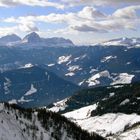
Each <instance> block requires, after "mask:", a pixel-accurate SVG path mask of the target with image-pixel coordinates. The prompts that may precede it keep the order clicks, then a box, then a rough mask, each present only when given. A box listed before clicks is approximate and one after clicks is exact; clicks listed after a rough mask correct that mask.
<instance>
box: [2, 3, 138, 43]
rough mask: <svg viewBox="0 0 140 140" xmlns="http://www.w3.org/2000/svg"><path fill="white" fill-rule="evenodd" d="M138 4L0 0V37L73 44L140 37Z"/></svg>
mask: <svg viewBox="0 0 140 140" xmlns="http://www.w3.org/2000/svg"><path fill="white" fill-rule="evenodd" d="M139 17H140V2H139V0H133V1H132V0H123V2H122V0H116V1H113V0H24V1H22V0H5V1H3V0H0V21H1V22H0V36H3V35H6V34H12V33H16V34H18V35H19V36H21V37H24V36H25V35H26V34H28V33H30V32H33V31H35V32H37V33H38V34H39V35H40V36H42V37H54V36H56V37H65V38H69V39H71V40H72V41H73V42H74V43H76V44H94V43H97V42H102V41H105V40H108V39H112V38H119V37H139V36H140V19H139Z"/></svg>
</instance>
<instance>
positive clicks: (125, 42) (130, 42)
mask: <svg viewBox="0 0 140 140" xmlns="http://www.w3.org/2000/svg"><path fill="white" fill-rule="evenodd" d="M138 44H140V38H127V37H122V38H117V39H112V40H109V41H105V42H103V43H100V45H105V46H112V45H113V46H128V47H131V46H136V45H138Z"/></svg>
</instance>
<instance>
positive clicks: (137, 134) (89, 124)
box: [63, 104, 140, 140]
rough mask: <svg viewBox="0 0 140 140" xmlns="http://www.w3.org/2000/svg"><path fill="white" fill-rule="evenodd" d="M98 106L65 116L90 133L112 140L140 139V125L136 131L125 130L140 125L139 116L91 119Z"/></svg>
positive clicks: (112, 115) (91, 106)
mask: <svg viewBox="0 0 140 140" xmlns="http://www.w3.org/2000/svg"><path fill="white" fill-rule="evenodd" d="M96 107H97V105H96V104H94V105H90V106H87V107H83V108H81V109H78V110H75V111H72V112H68V113H65V114H63V115H64V116H65V117H67V118H69V119H70V120H71V121H74V122H75V123H77V124H78V125H79V126H81V127H82V128H83V129H85V130H87V131H88V132H96V133H98V134H99V135H102V136H103V137H107V138H109V139H111V140H138V139H139V138H140V125H139V126H138V127H136V128H135V129H128V130H125V128H127V127H130V128H131V126H133V125H134V124H136V123H140V116H139V115H137V114H130V115H127V114H123V113H117V114H114V113H108V114H104V115H102V116H95V117H91V116H90V113H91V111H92V110H95V109H96Z"/></svg>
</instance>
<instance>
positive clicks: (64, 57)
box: [57, 55, 71, 64]
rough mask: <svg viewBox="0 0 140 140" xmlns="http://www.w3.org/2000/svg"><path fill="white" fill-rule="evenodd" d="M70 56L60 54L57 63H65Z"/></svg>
mask: <svg viewBox="0 0 140 140" xmlns="http://www.w3.org/2000/svg"><path fill="white" fill-rule="evenodd" d="M70 58H71V55H68V56H60V57H59V58H58V60H57V63H58V64H63V63H66V62H68V61H69V60H70Z"/></svg>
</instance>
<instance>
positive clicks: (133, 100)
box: [50, 83, 140, 140]
mask: <svg viewBox="0 0 140 140" xmlns="http://www.w3.org/2000/svg"><path fill="white" fill-rule="evenodd" d="M139 89H140V83H134V84H127V85H115V86H108V87H98V88H93V89H86V90H82V91H80V92H78V93H77V94H75V95H73V96H71V97H69V98H66V99H65V100H62V101H61V102H57V103H54V104H53V105H50V107H51V108H50V110H52V111H55V112H59V113H62V114H63V115H64V116H66V117H67V118H69V119H70V120H71V121H74V122H75V123H77V124H78V125H80V126H81V127H82V128H83V129H85V130H87V131H88V132H96V133H98V134H100V135H102V136H104V137H106V138H110V139H112V140H129V139H130V140H131V139H133V140H137V139H139V138H140V135H139V134H140V90H139Z"/></svg>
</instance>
